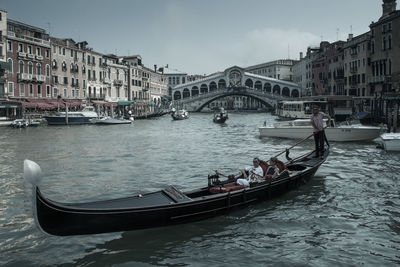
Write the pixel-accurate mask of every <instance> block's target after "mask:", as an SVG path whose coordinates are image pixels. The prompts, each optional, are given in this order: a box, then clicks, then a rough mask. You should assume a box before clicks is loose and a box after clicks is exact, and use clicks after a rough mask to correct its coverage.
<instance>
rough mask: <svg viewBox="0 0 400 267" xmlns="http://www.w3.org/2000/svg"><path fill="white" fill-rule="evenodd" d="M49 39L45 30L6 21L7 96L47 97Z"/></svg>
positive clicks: (48, 95) (48, 86)
mask: <svg viewBox="0 0 400 267" xmlns="http://www.w3.org/2000/svg"><path fill="white" fill-rule="evenodd" d="M50 58H51V55H50V40H49V36H48V34H46V32H45V30H43V29H41V28H37V27H34V26H31V25H27V24H24V23H22V22H18V21H15V20H11V19H7V62H8V63H9V64H10V68H9V72H8V75H7V83H8V90H7V97H8V98H10V99H12V98H48V97H51V73H50V72H49V67H50V64H51V63H50Z"/></svg>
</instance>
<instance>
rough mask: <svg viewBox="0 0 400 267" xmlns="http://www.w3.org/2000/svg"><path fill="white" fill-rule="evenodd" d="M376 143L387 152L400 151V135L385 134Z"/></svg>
mask: <svg viewBox="0 0 400 267" xmlns="http://www.w3.org/2000/svg"><path fill="white" fill-rule="evenodd" d="M376 141H377V142H378V143H379V144H380V145H381V146H382V148H383V149H385V150H386V151H400V133H384V134H381V136H380V137H379V138H378V139H377V140H376Z"/></svg>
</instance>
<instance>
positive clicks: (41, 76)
mask: <svg viewBox="0 0 400 267" xmlns="http://www.w3.org/2000/svg"><path fill="white" fill-rule="evenodd" d="M35 79H36V81H38V82H45V81H46V76H44V75H35Z"/></svg>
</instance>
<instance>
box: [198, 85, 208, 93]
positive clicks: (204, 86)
mask: <svg viewBox="0 0 400 267" xmlns="http://www.w3.org/2000/svg"><path fill="white" fill-rule="evenodd" d="M200 93H202V94H205V93H208V86H207V84H205V83H203V84H202V85H201V86H200Z"/></svg>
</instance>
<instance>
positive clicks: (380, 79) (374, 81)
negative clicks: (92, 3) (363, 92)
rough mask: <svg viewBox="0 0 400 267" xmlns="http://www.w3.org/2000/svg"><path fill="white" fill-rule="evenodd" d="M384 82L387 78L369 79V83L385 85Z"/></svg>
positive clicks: (373, 77)
mask: <svg viewBox="0 0 400 267" xmlns="http://www.w3.org/2000/svg"><path fill="white" fill-rule="evenodd" d="M383 82H385V76H372V77H368V83H383Z"/></svg>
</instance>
